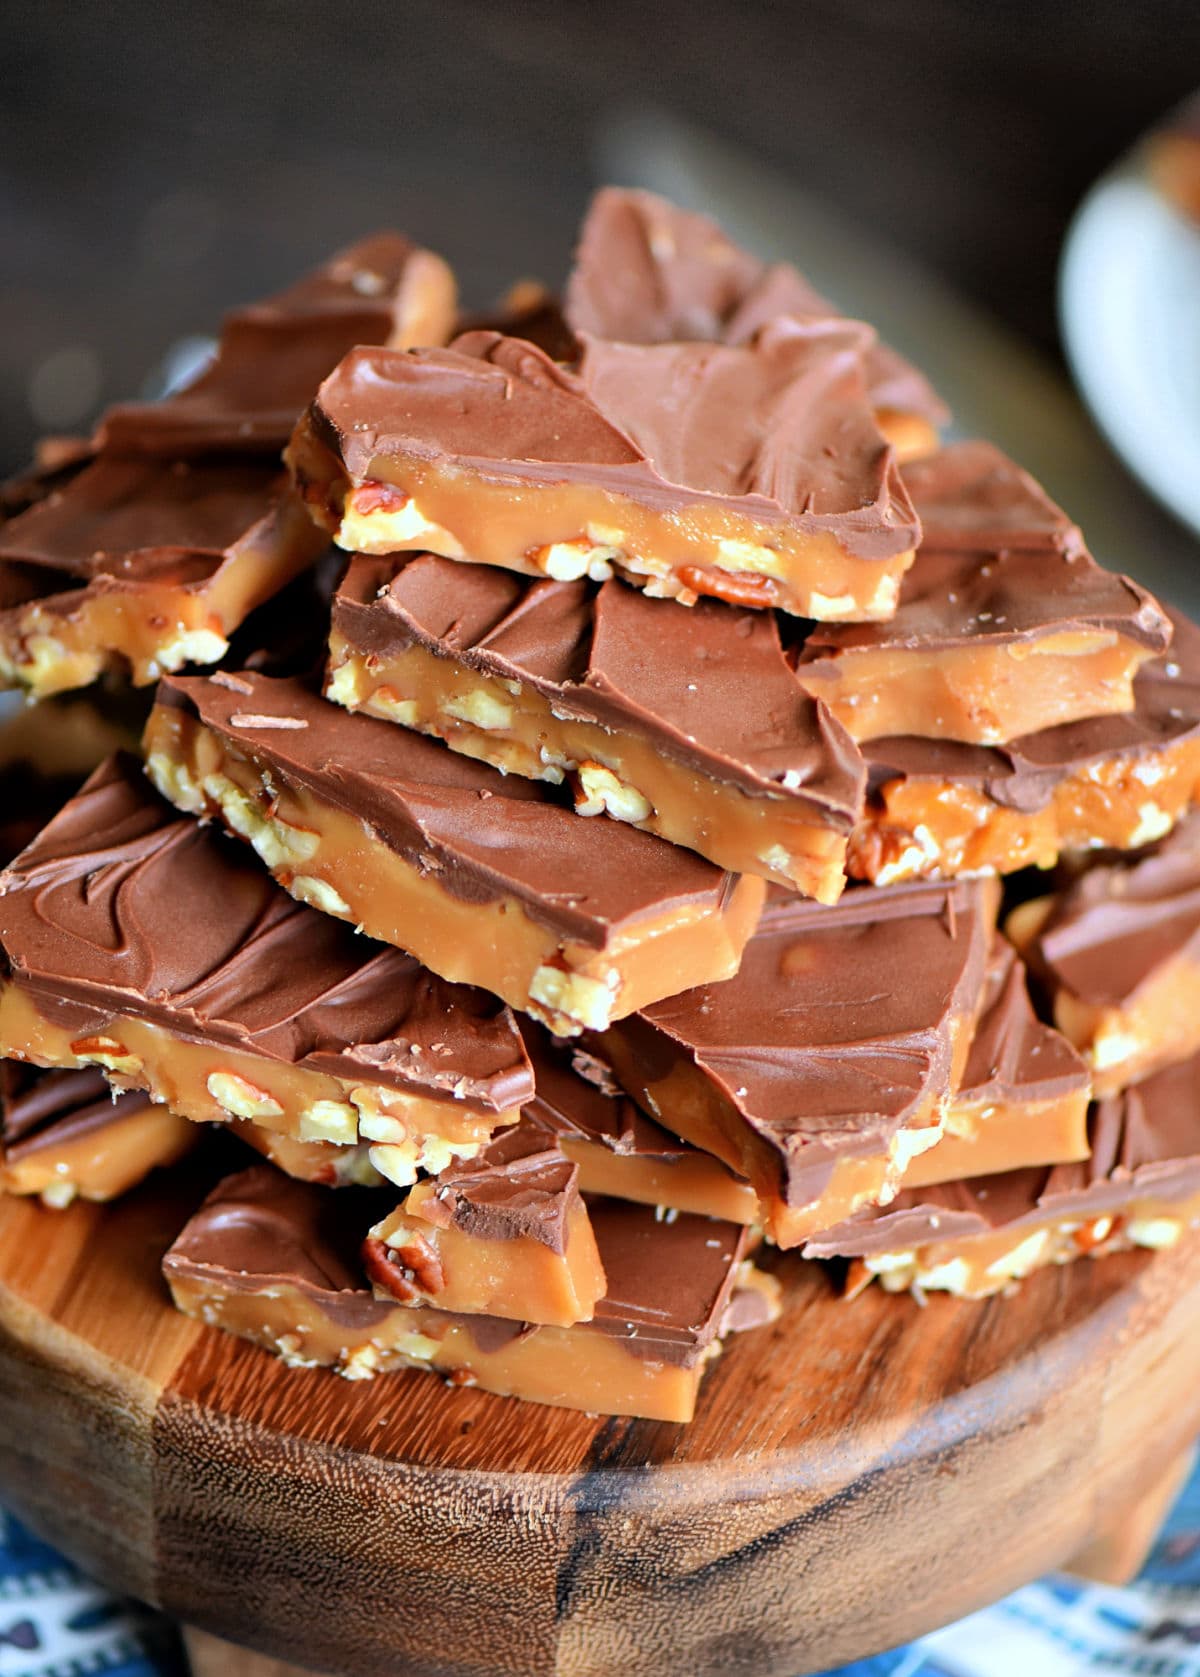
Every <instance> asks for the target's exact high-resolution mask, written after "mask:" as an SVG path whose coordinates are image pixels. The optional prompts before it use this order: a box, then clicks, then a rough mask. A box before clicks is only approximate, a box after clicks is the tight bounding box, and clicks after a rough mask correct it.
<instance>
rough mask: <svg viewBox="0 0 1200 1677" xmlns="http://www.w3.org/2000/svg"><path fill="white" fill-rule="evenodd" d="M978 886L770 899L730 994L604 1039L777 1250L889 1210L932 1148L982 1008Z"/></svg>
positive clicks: (982, 892)
mask: <svg viewBox="0 0 1200 1677" xmlns="http://www.w3.org/2000/svg"><path fill="white" fill-rule="evenodd" d="M997 900H998V898H997V892H996V890H995V888H994V885H993V884H992V883H991V882H989V881H985V880H977V881H970V882H966V881H960V882H958V883H957V884H955V885H951V886H945V887H933V888H930V887H928V886H901V887H898V888H895V889H893V890H889V891H886V892H885V891H853V892H849V893H848V894H847V895H846V896H845V897H843V898H842V900H841V902H840V903H838V904H837V906H836V907H833V908H826V907H823V906H821V905H819V904H814V903H805V902H802V901H800V900H799V899H791V900H788V899H786V898H783V897H782V896H780V897H776V898H773V899H772V900H770V901H769V902H768V904H767V907H766V909H765V910H764V912H763V917H762V921H761V923H760V926H759V929H758V931H757V933H756V935H755V936H754V937H753V938H752V939H751V940H750V943H749V944H748V945H747V948H746V952H745V956H744V957H743V960H742V965H741V968H740V970H739V972H738V974H737V976H736V978H733V979H730V980H729V981H728V982H727V983H725V984H709V985H704V986H701V987H699V988H696V989H692V990H688V991H686V992H685V993H684V994H682V995H677V996H673V997H672V998H671V999H669V1000H667V1001H662V1002H658V1003H656V1004H655V1005H654V1006H653V1007H649V1008H646V1009H645V1010H644V1011H643V1012H641V1013H640V1014H638V1015H637V1016H636V1017H634V1018H631V1019H627V1020H623V1021H621V1022H620V1023H619V1024H617V1025H615V1026H614V1027H613V1029H612V1030H610V1031H608V1032H607V1033H605V1035H604V1036H603V1038H602V1039H601V1045H602V1052H603V1054H604V1056H605V1058H606V1059H607V1060H608V1061H609V1062H610V1063H611V1065H612V1067H613V1070H614V1071H615V1073H616V1075H617V1076H618V1077H619V1079H620V1081H621V1082H622V1084H623V1085H624V1086H625V1088H626V1089H627V1090H628V1091H629V1093H630V1094H631V1095H633V1096H634V1098H635V1099H636V1100H637V1101H638V1102H639V1103H640V1104H641V1105H642V1106H644V1107H645V1108H646V1110H647V1111H648V1112H650V1113H652V1114H653V1115H654V1117H655V1118H656V1119H657V1120H658V1121H659V1122H660V1123H661V1124H663V1125H664V1126H665V1127H666V1128H668V1129H671V1130H673V1131H675V1133H676V1134H678V1135H681V1136H683V1137H685V1138H686V1139H687V1140H688V1141H691V1142H693V1143H694V1144H695V1145H696V1146H698V1147H702V1148H704V1149H705V1150H706V1151H708V1152H710V1153H713V1154H715V1155H716V1157H717V1158H719V1159H722V1160H724V1162H725V1163H726V1164H728V1165H729V1166H730V1168H731V1169H732V1170H735V1171H737V1172H738V1173H739V1174H741V1175H744V1176H746V1177H747V1178H748V1179H749V1180H750V1182H751V1183H752V1184H753V1186H754V1188H755V1189H756V1191H757V1192H758V1194H759V1196H760V1199H761V1201H762V1209H763V1216H764V1220H765V1223H766V1227H767V1229H768V1232H769V1233H770V1234H771V1235H772V1236H773V1237H774V1239H775V1240H776V1241H777V1242H778V1243H779V1244H780V1245H781V1246H794V1245H796V1244H797V1243H798V1242H799V1241H800V1240H801V1239H803V1238H804V1236H805V1235H808V1234H811V1233H812V1232H813V1231H814V1230H816V1229H820V1228H823V1227H828V1226H829V1224H830V1223H832V1222H836V1221H837V1220H839V1219H840V1218H841V1217H844V1216H847V1215H849V1214H850V1213H851V1212H852V1211H853V1210H855V1209H856V1208H857V1207H859V1206H861V1205H865V1204H868V1203H873V1202H875V1201H878V1200H881V1199H882V1200H886V1199H887V1198H888V1197H889V1196H890V1195H891V1194H893V1193H894V1192H895V1190H896V1187H897V1185H898V1183H899V1181H900V1178H901V1176H902V1174H903V1172H904V1170H905V1169H906V1167H907V1166H908V1164H909V1163H910V1161H911V1160H912V1159H913V1158H914V1157H915V1156H916V1155H917V1154H918V1153H921V1152H924V1151H925V1149H926V1148H928V1147H932V1146H934V1145H935V1144H936V1142H937V1141H938V1138H939V1136H940V1135H941V1133H942V1125H943V1120H944V1116H945V1110H946V1106H947V1104H948V1102H949V1101H950V1099H951V1097H952V1096H953V1094H954V1092H955V1091H956V1090H957V1088H958V1086H959V1084H960V1082H961V1079H962V1074H963V1070H964V1068H965V1065H966V1061H967V1054H968V1051H969V1048H970V1044H971V1033H972V1030H973V1028H974V1025H975V1020H976V1017H977V1015H978V1012H979V1008H980V1005H981V1003H982V1000H983V995H984V981H985V977H986V967H987V952H988V947H989V944H990V942H991V937H992V928H993V925H994V921H995V913H996V906H997Z"/></svg>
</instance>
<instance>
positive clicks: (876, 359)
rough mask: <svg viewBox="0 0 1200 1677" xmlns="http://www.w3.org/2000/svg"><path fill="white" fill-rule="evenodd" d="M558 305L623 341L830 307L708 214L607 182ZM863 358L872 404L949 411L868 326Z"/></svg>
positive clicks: (721, 328) (705, 334) (579, 324)
mask: <svg viewBox="0 0 1200 1677" xmlns="http://www.w3.org/2000/svg"><path fill="white" fill-rule="evenodd" d="M564 314H565V317H566V320H567V322H568V324H569V325H570V326H571V327H572V329H573V330H575V331H577V332H586V333H589V334H590V335H591V336H593V337H596V338H615V339H619V340H620V341H622V342H624V343H635V344H644V343H669V342H672V341H678V340H680V339H702V340H707V341H709V342H713V343H728V344H742V343H746V342H748V341H749V340H750V339H751V338H752V337H753V336H754V334H755V333H756V332H757V331H759V330H760V329H761V328H762V327H763V326H766V325H769V324H770V323H771V322H772V321H773V320H777V319H778V318H779V317H780V316H781V315H792V316H798V317H800V318H803V317H805V316H808V315H815V316H825V317H836V315H837V311H836V310H835V309H834V307H833V305H832V304H831V303H828V302H826V300H825V298H823V297H822V296H821V295H820V294H819V293H818V292H816V291H814V290H813V288H812V286H811V285H809V283H808V281H807V280H806V279H805V278H804V276H803V275H802V274H800V273H798V272H797V270H796V269H795V268H793V267H791V266H790V265H789V264H787V263H784V262H778V263H774V264H772V265H768V264H767V263H765V262H760V261H759V260H758V258H757V257H755V256H751V254H750V253H749V251H746V250H742V249H741V248H740V247H739V246H738V245H736V244H734V243H733V241H732V240H731V239H729V238H728V237H727V236H726V235H725V234H724V233H723V232H722V231H721V229H720V227H718V226H717V224H716V222H715V221H710V220H709V218H708V216H704V215H695V214H693V213H692V212H690V211H688V210H681V209H679V208H677V207H676V205H674V204H671V203H669V202H668V201H667V199H665V198H659V197H657V196H656V195H655V194H654V193H652V192H639V191H633V190H630V189H629V188H627V187H619V186H606V187H602V188H601V190H600V191H599V192H597V194H596V196H595V197H594V198H593V199H592V203H591V207H590V209H589V210H588V213H587V216H586V218H585V220H584V223H583V228H582V230H581V232H580V237H579V245H578V248H577V249H576V252H575V266H574V268H573V270H572V272H571V277H570V279H569V280H568V282H567V292H566V306H565V309H564ZM863 360H864V367H865V371H866V379H867V389H868V392H869V394H870V398H871V401H872V402H873V403H874V405H875V406H876V407H877V408H892V409H895V410H896V411H897V412H900V413H911V414H917V415H919V416H920V417H921V418H923V419H927V420H928V421H929V423H930V424H931V425H942V424H944V423H945V422H946V420H947V419H948V418H949V417H950V416H949V413H948V412H947V410H946V407H945V405H944V403H942V402H941V401H940V400H939V399H938V397H937V396H935V395H934V393H933V391H932V389H931V388H930V386H929V384H928V382H927V381H926V379H925V378H924V377H923V375H922V374H921V373H919V372H918V371H917V369H916V368H915V367H913V366H911V365H910V364H909V363H908V362H907V361H905V360H903V358H902V357H901V356H899V355H897V354H896V352H895V350H892V349H889V348H888V347H887V345H886V344H881V343H878V342H876V341H874V334H873V333H872V334H871V337H870V338H869V339H868V340H867V341H866V343H865V346H864V349H863Z"/></svg>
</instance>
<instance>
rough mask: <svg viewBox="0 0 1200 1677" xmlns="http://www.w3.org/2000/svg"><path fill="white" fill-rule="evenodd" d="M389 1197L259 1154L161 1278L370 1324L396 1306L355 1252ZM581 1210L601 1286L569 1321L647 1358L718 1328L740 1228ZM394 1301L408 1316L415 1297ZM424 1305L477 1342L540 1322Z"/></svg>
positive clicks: (216, 1198) (192, 1226) (492, 1345)
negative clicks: (283, 1295) (288, 1170)
mask: <svg viewBox="0 0 1200 1677" xmlns="http://www.w3.org/2000/svg"><path fill="white" fill-rule="evenodd" d="M391 1209H392V1207H391V1205H390V1204H388V1203H387V1197H386V1195H381V1194H379V1193H378V1192H373V1191H368V1190H363V1189H357V1188H345V1189H342V1190H341V1191H340V1192H338V1193H336V1194H331V1193H329V1192H328V1191H327V1190H326V1189H323V1188H320V1187H317V1186H315V1185H313V1184H312V1183H307V1182H299V1181H296V1180H295V1179H294V1178H292V1177H288V1176H285V1175H284V1174H283V1172H282V1171H277V1170H274V1169H272V1168H271V1167H270V1166H267V1165H258V1166H255V1167H254V1168H253V1169H251V1170H247V1171H243V1172H241V1173H240V1174H239V1175H237V1176H233V1177H229V1178H227V1179H226V1180H225V1181H224V1182H222V1183H220V1184H219V1185H218V1187H217V1188H216V1189H215V1190H214V1191H213V1193H211V1194H210V1195H209V1197H208V1199H207V1200H206V1201H205V1202H204V1204H203V1205H202V1206H201V1208H200V1210H199V1211H198V1212H197V1213H196V1214H195V1215H194V1216H193V1217H192V1219H191V1221H190V1222H189V1223H188V1224H187V1226H186V1228H185V1229H184V1230H183V1233H182V1234H181V1235H180V1236H179V1238H178V1240H176V1242H175V1244H174V1245H173V1246H172V1247H171V1249H170V1251H169V1252H168V1253H167V1255H166V1257H165V1258H164V1260H163V1269H164V1272H165V1273H166V1276H167V1279H168V1280H170V1279H171V1278H172V1277H179V1278H181V1279H187V1280H189V1281H194V1282H199V1283H200V1284H201V1285H203V1284H204V1283H205V1282H208V1283H209V1284H211V1285H213V1286H215V1287H216V1288H217V1289H218V1290H219V1291H221V1292H226V1291H232V1292H240V1293H244V1294H254V1293H261V1292H265V1291H267V1290H268V1289H269V1288H271V1287H283V1288H287V1289H291V1288H295V1289H298V1290H299V1291H301V1292H302V1293H304V1294H305V1295H306V1296H307V1297H308V1298H309V1299H311V1301H312V1302H313V1303H314V1304H315V1305H316V1306H317V1307H318V1308H319V1309H320V1310H321V1311H323V1312H324V1314H325V1315H327V1316H328V1317H329V1318H330V1319H331V1320H332V1321H334V1322H336V1323H337V1324H338V1325H339V1326H341V1327H344V1328H346V1329H348V1330H350V1331H352V1332H353V1331H366V1332H369V1331H370V1330H371V1329H372V1328H374V1327H376V1326H377V1325H378V1324H380V1323H381V1322H383V1321H384V1320H385V1319H386V1317H387V1316H388V1315H389V1314H390V1313H391V1312H392V1311H393V1310H395V1309H398V1308H400V1307H399V1306H397V1305H394V1304H391V1303H386V1302H381V1301H379V1300H377V1299H375V1298H374V1297H373V1295H372V1293H371V1290H370V1288H369V1286H368V1285H367V1281H366V1279H365V1276H364V1274H363V1270H362V1265H361V1260H360V1257H359V1251H360V1248H361V1245H362V1241H363V1239H364V1237H365V1235H366V1232H367V1230H368V1229H370V1228H371V1227H372V1226H373V1225H374V1224H375V1223H377V1222H379V1221H380V1220H381V1219H382V1218H383V1217H384V1216H385V1215H386V1214H387V1212H388V1211H389V1210H391ZM588 1210H589V1214H590V1218H591V1223H592V1228H593V1231H594V1233H595V1236H596V1244H597V1246H598V1248H599V1251H600V1257H601V1261H602V1263H603V1265H604V1271H605V1274H606V1276H607V1277H608V1287H609V1291H608V1294H607V1296H606V1297H605V1298H604V1299H602V1300H601V1301H600V1303H599V1304H598V1305H597V1306H596V1314H595V1317H594V1319H593V1320H592V1321H591V1322H587V1323H581V1324H579V1325H578V1327H577V1328H576V1329H573V1330H572V1332H579V1333H596V1332H598V1333H604V1334H607V1335H608V1336H609V1337H611V1338H615V1339H619V1340H620V1341H621V1342H622V1344H623V1345H624V1347H625V1349H626V1350H627V1351H628V1352H629V1353H630V1354H631V1355H633V1356H641V1357H645V1358H647V1359H648V1360H649V1361H653V1362H671V1363H678V1364H682V1365H684V1366H687V1365H689V1364H692V1363H694V1362H695V1361H696V1360H697V1359H698V1358H699V1357H700V1355H701V1354H702V1353H703V1351H704V1349H705V1347H706V1346H707V1345H709V1344H710V1343H711V1342H712V1340H713V1339H715V1338H716V1337H717V1335H718V1334H719V1333H720V1332H721V1331H722V1330H723V1326H724V1318H725V1313H726V1310H727V1308H728V1305H729V1302H730V1297H731V1294H732V1292H733V1286H734V1282H735V1279H736V1273H737V1266H738V1263H739V1261H740V1260H741V1258H742V1257H744V1256H745V1254H746V1251H747V1249H748V1246H749V1237H748V1235H747V1232H746V1230H745V1229H742V1228H739V1227H737V1226H735V1225H734V1224H732V1223H725V1222H721V1221H719V1220H717V1219H716V1218H712V1217H697V1216H693V1215H691V1214H689V1213H685V1212H681V1213H680V1214H679V1215H678V1216H677V1217H676V1218H675V1219H674V1221H673V1222H670V1223H667V1222H665V1221H664V1222H659V1221H658V1220H656V1218H655V1215H654V1210H653V1208H652V1207H650V1206H634V1205H625V1204H623V1203H622V1202H621V1201H619V1200H609V1199H595V1200H591V1201H589V1204H588ZM404 1308H405V1309H406V1311H408V1313H410V1314H411V1315H412V1316H413V1317H414V1319H415V1320H417V1321H419V1319H420V1316H421V1314H422V1311H421V1309H420V1308H419V1307H418V1308H416V1309H410V1307H404ZM428 1315H429V1317H430V1318H431V1319H432V1320H436V1321H440V1322H442V1323H445V1322H447V1321H454V1322H455V1323H457V1324H458V1325H460V1326H462V1327H465V1328H466V1329H467V1330H468V1332H469V1333H470V1334H471V1335H472V1337H473V1338H474V1340H475V1342H476V1344H477V1345H478V1346H479V1348H480V1350H481V1351H489V1350H497V1349H499V1348H500V1347H502V1346H504V1345H506V1344H508V1343H509V1342H510V1341H511V1340H513V1339H515V1338H517V1337H518V1336H520V1335H522V1334H528V1333H536V1332H538V1331H539V1330H538V1329H537V1328H536V1327H529V1326H527V1325H524V1324H522V1323H520V1322H510V1321H504V1320H501V1319H499V1318H493V1317H487V1316H467V1315H452V1314H451V1313H449V1312H446V1311H432V1310H430V1311H429V1312H428Z"/></svg>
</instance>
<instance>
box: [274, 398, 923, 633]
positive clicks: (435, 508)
mask: <svg viewBox="0 0 1200 1677" xmlns="http://www.w3.org/2000/svg"><path fill="white" fill-rule="evenodd" d="M285 459H286V460H287V462H288V465H289V467H290V468H291V471H292V474H293V477H294V478H295V480H296V483H297V484H298V486H299V488H300V490H301V492H302V493H303V495H304V497H305V499H306V501H307V502H308V504H309V507H310V510H311V511H312V514H313V516H314V518H316V519H317V520H318V521H319V522H320V523H321V524H322V525H323V526H324V527H325V528H326V529H327V530H328V531H329V532H330V534H331V535H332V537H333V539H334V541H335V542H336V543H337V545H338V546H339V547H342V548H345V549H347V550H348V551H349V552H352V553H397V552H402V551H406V550H408V549H423V550H425V551H427V552H429V553H439V554H441V555H442V556H443V557H444V558H447V559H463V560H465V559H468V558H469V559H470V560H471V561H473V562H476V563H479V564H486V565H499V566H501V567H502V568H503V569H506V570H510V571H519V572H521V573H522V574H523V575H526V576H550V577H556V578H558V579H560V580H565V579H569V578H572V577H579V576H590V577H592V578H594V579H595V580H597V581H599V580H600V579H602V578H603V577H606V576H611V575H612V574H613V572H614V571H616V572H618V573H619V574H620V575H622V576H624V577H625V578H626V580H627V581H629V582H631V583H633V584H634V585H635V586H636V587H639V588H644V589H645V590H646V592H647V593H648V594H651V595H654V596H656V597H658V598H668V599H677V600H679V601H680V602H681V603H682V604H684V605H690V604H692V603H694V601H695V600H696V598H697V596H698V595H700V594H710V595H714V596H715V597H716V598H718V599H722V600H729V601H732V602H733V603H734V604H737V605H745V606H752V607H764V608H765V607H771V606H774V607H778V608H779V609H781V610H783V611H787V612H792V613H795V614H797V615H798V616H801V617H811V618H815V619H817V620H818V621H821V622H846V623H850V622H868V621H882V620H885V619H887V618H888V617H890V616H891V615H892V613H893V611H894V610H895V607H896V601H897V599H898V597H899V589H900V578H901V577H902V576H903V574H904V572H905V571H906V570H907V569H908V568H909V566H910V565H911V564H912V561H913V553H914V550H913V549H911V548H910V549H909V550H907V551H906V552H901V553H897V554H894V555H891V556H889V557H887V558H880V559H862V558H859V557H857V556H856V555H854V554H852V553H849V552H847V551H846V549H845V548H844V547H842V545H841V544H840V543H839V542H838V540H837V538H836V537H835V536H834V535H832V534H831V533H829V532H827V531H810V532H807V533H802V532H800V531H798V530H797V529H796V528H795V527H794V526H793V527H791V528H788V527H785V526H783V525H780V524H762V523H759V522H758V521H757V520H755V519H753V518H751V517H747V516H745V515H740V514H738V513H736V512H734V511H733V510H732V509H731V508H728V507H717V506H705V505H704V502H703V499H701V498H698V499H697V500H696V501H694V502H693V503H692V504H691V505H689V506H688V507H687V508H686V509H683V508H676V509H667V510H662V509H659V508H655V507H652V506H649V505H645V504H643V503H642V502H639V501H636V500H634V499H633V498H631V497H630V496H628V495H624V494H621V493H619V492H617V491H615V490H611V489H602V488H600V487H599V486H597V485H593V484H587V483H579V482H573V483H572V482H565V481H564V482H561V483H557V484H555V486H554V487H553V489H551V488H548V487H544V486H543V487H538V486H531V485H528V484H522V483H521V482H520V480H519V479H516V478H512V477H508V478H505V477H502V476H501V475H500V474H499V473H497V475H496V476H494V477H493V476H490V475H488V474H485V473H483V472H480V471H471V470H469V469H466V468H460V469H456V470H454V471H450V470H447V469H441V470H439V469H438V468H437V467H435V466H434V465H432V464H431V463H430V462H429V461H427V460H422V459H420V458H418V457H417V456H416V455H413V456H411V457H409V458H404V457H401V456H399V455H398V454H389V455H388V456H387V457H386V458H384V457H379V458H377V460H376V462H375V470H376V471H377V473H378V474H380V475H379V476H377V477H374V478H371V479H369V480H361V481H358V482H356V481H354V480H353V479H352V478H351V477H350V476H349V475H348V474H347V473H346V471H345V470H344V468H343V467H342V464H341V462H340V461H339V460H337V459H336V457H335V456H334V455H333V454H332V453H331V451H330V450H329V449H328V448H327V447H326V446H325V444H324V443H323V442H322V441H321V440H320V438H319V437H317V436H316V435H315V434H314V431H313V429H312V424H311V420H305V421H303V422H302V423H301V425H300V426H299V428H298V429H297V432H296V434H295V436H294V437H293V439H292V441H291V443H290V444H289V445H288V448H287V450H286V452H285Z"/></svg>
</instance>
